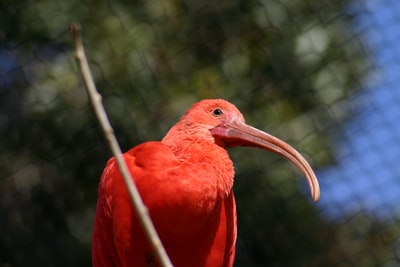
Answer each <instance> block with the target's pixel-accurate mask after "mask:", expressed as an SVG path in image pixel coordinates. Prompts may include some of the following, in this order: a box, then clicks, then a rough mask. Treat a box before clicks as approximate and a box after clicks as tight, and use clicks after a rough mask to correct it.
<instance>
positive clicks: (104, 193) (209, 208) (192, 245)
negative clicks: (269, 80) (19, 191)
mask: <svg viewBox="0 0 400 267" xmlns="http://www.w3.org/2000/svg"><path fill="white" fill-rule="evenodd" d="M243 125H244V126H243ZM230 126H233V128H229V127H230ZM242 126H243V127H249V126H246V125H245V124H244V119H243V116H242V115H241V113H240V112H239V110H238V109H237V108H236V107H235V106H234V105H232V104H230V103H229V102H226V101H224V100H203V101H201V102H199V103H196V104H195V105H193V107H192V108H191V109H189V110H188V111H187V112H186V113H185V115H184V116H183V117H182V118H181V120H180V121H179V122H178V123H177V124H176V125H175V126H173V127H172V128H171V130H170V131H169V132H168V133H167V135H166V136H165V137H164V138H163V140H162V141H161V142H146V143H143V144H141V145H138V146H136V147H134V148H133V149H131V150H129V151H128V152H126V153H125V154H124V158H125V161H126V163H127V165H128V167H129V169H130V172H131V174H132V177H133V179H134V181H135V184H136V186H137V188H138V190H139V192H140V194H141V196H142V199H143V202H144V203H145V205H146V206H147V208H148V210H149V213H150V216H151V219H152V221H153V223H154V225H155V227H156V230H157V232H158V234H159V235H160V238H161V240H162V243H163V245H164V247H165V248H166V251H167V253H168V255H169V256H170V258H171V260H172V263H173V264H174V266H176V267H187V266H192V267H196V266H198V267H206V266H208V267H229V266H233V261H234V256H235V242H236V231H237V230H236V205H235V199H234V194H233V191H232V187H233V177H234V168H233V163H232V161H231V159H230V158H229V155H228V152H227V151H226V150H225V149H224V147H226V146H235V145H249V146H256V147H262V148H267V149H270V150H272V151H274V152H277V153H279V154H282V155H284V156H285V157H287V158H289V159H290V160H292V161H293V162H294V161H296V160H297V157H298V155H297V154H295V155H289V156H288V155H286V154H285V152H284V151H283V152H282V150H281V149H277V148H276V146H277V147H278V148H279V145H281V144H278V145H276V144H275V147H267V146H266V144H265V142H264V143H262V142H261V143H260V142H259V140H256V141H254V140H253V139H252V140H250V141H249V137H248V136H245V135H243V133H245V132H246V131H247V130H250V131H255V132H254V133H252V134H250V138H256V139H257V138H258V139H260V138H261V137H259V136H257V135H258V134H260V133H262V134H265V133H263V132H261V131H258V130H256V129H254V128H252V127H249V128H243V129H244V132H242V130H243V129H240V127H242ZM227 129H228V130H227ZM256 131H258V132H256ZM246 138H247V139H246ZM275 141H276V140H273V141H272V142H275ZM280 142H282V141H280ZM290 157H292V158H290ZM293 158H294V159H293ZM294 163H295V164H296V165H297V166H298V167H299V166H300V167H299V168H302V166H303V165H302V164H303V162H300V163H298V164H297V163H296V162H294ZM303 167H304V166H303ZM306 167H307V166H306ZM306 167H304V169H306ZM308 167H309V166H308ZM307 171H309V170H306V171H305V172H307ZM311 172H312V171H311ZM308 174H309V173H307V174H306V175H308ZM312 174H313V173H312ZM314 177H315V176H314ZM310 179H311V180H313V178H312V177H311V178H310ZM310 179H309V181H310ZM312 182H313V181H311V183H310V186H311V188H312V192H313V194H314V195H313V197H314V198H317V197H318V196H319V189H318V190H317V189H316V188H315V184H314V189H313V186H312ZM313 190H314V191H313ZM92 258H93V266H95V267H99V266H115V267H128V266H129V267H130V266H132V267H133V266H135V267H155V266H159V265H158V262H157V261H156V259H155V258H154V252H153V250H152V248H151V246H150V244H149V242H148V241H147V239H146V236H145V234H144V232H143V230H142V227H141V225H140V224H139V221H138V219H137V217H136V214H135V213H134V211H133V209H132V205H131V202H130V198H129V195H128V192H127V190H126V187H125V184H124V182H123V179H122V177H121V176H120V174H119V170H118V168H117V165H116V163H115V160H114V159H111V160H110V161H109V162H108V163H107V166H106V168H105V170H104V172H103V175H102V177H101V181H100V185H99V198H98V203H97V210H96V218H95V224H94V233H93V251H92Z"/></svg>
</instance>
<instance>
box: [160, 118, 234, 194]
mask: <svg viewBox="0 0 400 267" xmlns="http://www.w3.org/2000/svg"><path fill="white" fill-rule="evenodd" d="M162 143H164V144H166V145H167V146H168V147H170V149H171V150H172V152H173V153H174V154H175V156H176V157H177V159H178V160H179V161H181V162H182V164H183V165H187V166H188V168H189V169H195V168H196V173H200V175H199V176H200V177H197V179H202V180H203V182H204V181H205V182H204V184H205V186H212V187H214V188H215V189H216V190H217V193H218V195H220V196H224V197H226V196H228V195H229V193H230V192H231V190H232V186H233V176H234V168H233V163H232V160H231V159H230V157H229V154H228V152H227V151H226V150H225V149H224V148H223V147H221V146H219V145H217V144H215V141H214V137H213V136H212V135H211V133H210V131H209V130H208V129H204V127H196V126H192V125H184V126H182V125H180V124H177V125H175V126H174V127H172V128H171V129H170V131H169V132H168V133H167V135H166V136H165V137H164V138H163V140H162Z"/></svg>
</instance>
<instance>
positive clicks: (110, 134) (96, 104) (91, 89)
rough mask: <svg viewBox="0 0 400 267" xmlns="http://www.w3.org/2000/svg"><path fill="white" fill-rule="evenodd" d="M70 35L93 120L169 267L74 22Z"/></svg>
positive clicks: (162, 260) (169, 266) (160, 257)
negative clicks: (96, 84) (106, 109)
mask: <svg viewBox="0 0 400 267" xmlns="http://www.w3.org/2000/svg"><path fill="white" fill-rule="evenodd" d="M69 31H70V34H71V38H72V40H73V42H74V45H75V59H76V61H77V64H78V67H79V70H80V73H81V75H82V78H83V81H84V84H85V88H86V91H87V93H88V95H89V99H90V101H91V103H92V106H93V109H94V112H95V114H96V117H97V120H98V121H99V123H100V125H101V129H102V130H103V134H104V136H105V138H106V140H107V143H108V146H109V148H110V149H111V151H112V154H113V155H114V157H115V159H116V161H117V165H118V168H119V171H120V172H121V175H122V177H123V179H124V181H125V184H126V187H127V189H128V191H129V195H130V197H131V200H132V204H133V208H134V209H135V211H136V213H137V214H138V217H139V220H140V222H141V224H142V226H143V229H144V231H145V233H146V234H147V237H148V239H149V241H150V243H151V245H152V246H153V249H154V251H155V253H156V257H157V259H158V261H159V262H160V263H161V265H162V266H164V267H172V266H173V265H172V263H171V261H170V259H169V257H168V255H167V253H166V251H165V249H164V247H163V245H162V244H161V240H160V238H159V237H158V235H157V232H156V230H155V228H154V225H153V223H152V221H151V219H150V216H149V212H148V210H147V208H146V206H145V205H144V203H143V201H142V199H141V197H140V195H139V192H138V190H137V188H136V186H135V184H134V182H133V179H132V176H131V174H130V172H129V170H128V167H127V165H126V163H125V160H124V159H123V156H122V152H121V148H120V147H119V145H118V141H117V139H116V137H115V135H114V131H113V129H112V127H111V124H110V121H109V120H108V117H107V113H106V111H105V109H104V106H103V104H102V99H101V95H100V94H99V93H98V91H97V89H96V86H95V83H94V81H93V77H92V74H91V71H90V68H89V64H88V62H87V59H86V55H85V50H84V47H83V44H82V35H81V27H80V25H78V24H71V25H70V27H69Z"/></svg>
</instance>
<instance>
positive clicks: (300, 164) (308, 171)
mask: <svg viewBox="0 0 400 267" xmlns="http://www.w3.org/2000/svg"><path fill="white" fill-rule="evenodd" d="M210 131H211V134H212V135H213V136H214V138H216V140H217V142H219V144H220V145H222V146H224V147H233V146H251V147H258V148H263V149H267V150H270V151H272V152H275V153H277V154H279V155H281V156H283V157H285V158H287V159H288V160H290V161H291V162H292V163H293V164H294V165H296V167H297V168H299V170H300V171H301V172H302V173H303V174H304V175H305V177H306V179H307V182H308V185H309V187H310V192H311V197H312V199H313V200H314V201H315V202H317V201H318V199H319V197H320V188H319V184H318V180H317V177H316V176H315V173H314V171H313V170H312V168H311V166H310V164H309V163H308V162H307V160H306V159H305V158H304V157H303V156H302V155H301V154H300V153H299V152H298V151H297V150H296V149H294V148H293V147H292V146H290V145H289V144H287V143H286V142H284V141H282V140H280V139H278V138H276V137H274V136H272V135H270V134H267V133H265V132H263V131H260V130H258V129H256V128H254V127H251V126H249V125H247V124H245V123H244V122H242V121H240V120H239V119H233V120H232V121H230V122H226V123H223V124H220V125H218V126H217V127H215V128H212V129H211V130H210Z"/></svg>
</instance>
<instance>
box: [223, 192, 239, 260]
mask: <svg viewBox="0 0 400 267" xmlns="http://www.w3.org/2000/svg"><path fill="white" fill-rule="evenodd" d="M225 212H226V227H227V250H226V254H225V261H224V266H226V267H231V266H233V264H234V261H235V253H236V237H237V217H236V202H235V196H234V194H233V191H232V192H231V193H230V195H229V196H228V198H227V199H226V200H225Z"/></svg>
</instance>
